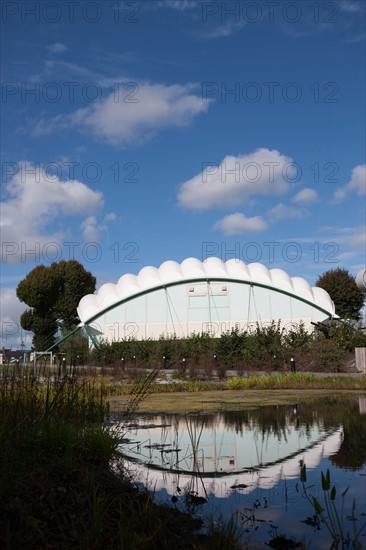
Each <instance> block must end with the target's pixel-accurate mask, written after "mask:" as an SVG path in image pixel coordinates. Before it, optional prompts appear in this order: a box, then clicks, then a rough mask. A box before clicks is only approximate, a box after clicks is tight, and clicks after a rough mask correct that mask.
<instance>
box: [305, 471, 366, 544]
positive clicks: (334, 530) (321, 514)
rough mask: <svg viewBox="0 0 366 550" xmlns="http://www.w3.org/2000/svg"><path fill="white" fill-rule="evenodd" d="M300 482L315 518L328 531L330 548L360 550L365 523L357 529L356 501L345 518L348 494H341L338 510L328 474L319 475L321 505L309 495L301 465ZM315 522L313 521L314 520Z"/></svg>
mask: <svg viewBox="0 0 366 550" xmlns="http://www.w3.org/2000/svg"><path fill="white" fill-rule="evenodd" d="M300 480H301V483H302V488H303V491H304V495H305V497H306V498H307V500H308V501H309V502H310V504H311V506H312V507H313V509H314V511H315V518H320V521H321V523H322V524H323V525H325V527H326V529H327V530H328V532H329V534H330V536H331V538H332V541H333V544H332V548H334V549H335V550H337V549H338V548H339V549H341V550H346V549H347V548H355V549H359V550H361V549H362V542H361V540H360V538H361V535H362V532H363V531H364V530H365V528H366V522H364V523H363V524H362V525H361V526H360V527H358V524H357V522H358V521H359V518H357V516H356V501H355V500H354V499H353V503H352V511H351V514H350V515H349V516H347V517H346V518H345V510H344V500H345V496H346V494H347V492H348V488H347V489H345V490H344V491H343V492H342V493H341V499H342V501H341V509H340V510H339V509H338V506H337V489H336V486H335V485H333V487H331V480H330V473H329V470H327V472H326V474H325V475H324V473H323V472H322V473H321V484H322V490H323V505H322V504H321V503H320V502H319V500H318V498H316V497H315V496H313V495H310V494H309V492H308V488H307V487H306V485H305V484H306V465H305V464H303V465H302V467H301V475H300ZM344 519H347V520H348V521H351V522H352V526H353V534H352V535H350V533H349V531H348V529H347V528H346V526H345V522H344ZM314 522H315V519H314Z"/></svg>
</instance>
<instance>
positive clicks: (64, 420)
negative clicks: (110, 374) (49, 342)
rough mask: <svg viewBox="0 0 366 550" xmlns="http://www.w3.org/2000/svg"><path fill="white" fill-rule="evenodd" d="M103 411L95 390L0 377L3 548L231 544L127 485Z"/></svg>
mask: <svg viewBox="0 0 366 550" xmlns="http://www.w3.org/2000/svg"><path fill="white" fill-rule="evenodd" d="M107 414H108V404H107V403H106V402H105V401H104V398H103V390H102V387H101V385H100V384H95V383H93V382H90V381H85V380H80V379H75V378H71V377H64V378H62V379H52V380H51V379H50V378H49V379H42V380H41V379H39V378H38V379H37V378H35V377H33V376H21V377H20V376H17V375H15V374H11V373H9V372H8V373H6V374H3V375H2V376H1V377H0V463H1V468H0V493H1V498H0V525H1V529H0V547H1V548H7V549H15V548H16V549H17V550H18V549H22V548H27V549H36V548H37V549H39V548H59V549H61V548H62V549H64V548H83V549H99V548H103V549H104V548H119V549H121V548H122V549H126V550H140V549H141V550H144V549H149V550H150V549H154V548H159V549H171V548H178V549H182V550H183V549H205V548H207V549H208V548H210V549H212V548H213V549H219V548H233V549H234V548H236V543H235V542H234V541H233V540H232V538H231V535H230V533H228V532H226V533H225V532H224V531H221V532H215V533H213V534H212V536H211V535H210V536H206V537H203V536H200V535H199V534H197V528H198V527H199V525H198V524H197V522H195V521H193V520H192V518H191V517H190V516H189V515H186V514H182V513H180V512H178V511H176V510H171V509H169V508H166V507H161V506H159V507H157V506H155V505H154V504H153V502H152V499H151V498H150V497H149V496H148V495H147V494H145V493H142V492H140V491H137V490H136V489H135V488H134V487H133V484H132V483H131V480H130V479H129V476H128V472H126V471H125V470H124V466H123V462H122V460H121V457H120V456H119V454H118V452H117V445H118V443H119V441H118V438H117V437H116V436H114V435H113V434H111V433H110V432H109V431H108V430H107V429H106V428H105V427H104V420H105V418H106V415H107Z"/></svg>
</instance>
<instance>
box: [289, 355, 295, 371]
mask: <svg viewBox="0 0 366 550" xmlns="http://www.w3.org/2000/svg"><path fill="white" fill-rule="evenodd" d="M290 365H291V372H296V361H295V359H294V358H293V357H292V356H291V359H290Z"/></svg>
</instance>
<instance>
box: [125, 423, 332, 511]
mask: <svg viewBox="0 0 366 550" xmlns="http://www.w3.org/2000/svg"><path fill="white" fill-rule="evenodd" d="M341 438H342V429H341V428H336V429H333V430H332V431H331V432H328V433H327V434H324V435H323V436H322V437H321V439H320V440H318V441H316V442H314V443H312V444H311V446H310V447H308V448H307V449H300V450H299V452H298V453H293V454H292V455H291V456H288V457H286V458H285V459H283V460H281V461H278V462H274V463H268V464H266V465H264V466H262V467H257V468H253V469H247V470H244V471H241V472H231V473H230V472H229V473H228V472H222V473H217V472H211V473H209V472H200V471H195V472H189V471H182V470H168V469H162V468H160V467H158V466H154V465H152V464H143V463H142V462H135V469H136V472H138V473H139V475H140V477H142V478H144V477H145V478H146V479H149V480H150V482H151V483H152V485H153V487H154V490H156V491H159V490H161V489H164V490H165V491H167V492H168V493H169V494H171V495H173V494H175V493H176V487H177V485H176V483H175V482H174V479H176V476H179V480H180V481H179V484H180V486H181V487H189V488H191V487H192V486H193V484H195V489H196V490H197V492H198V493H199V494H201V495H204V496H206V495H207V493H212V494H214V495H215V496H216V497H217V498H225V497H226V496H227V493H228V492H232V491H239V492H241V493H244V494H248V495H249V494H253V492H254V493H255V491H257V490H258V489H272V488H274V487H275V486H276V485H277V484H278V483H279V481H281V480H284V479H286V480H287V481H291V480H293V486H292V485H291V483H289V485H288V487H289V494H288V495H286V498H287V499H288V501H289V502H291V501H292V500H293V499H294V498H295V499H297V498H298V495H297V494H296V495H295V494H292V493H294V491H293V489H294V487H295V482H298V480H299V476H300V465H301V463H302V462H304V463H305V464H306V465H307V467H308V468H309V469H312V468H316V467H317V466H318V464H319V463H320V461H321V460H322V458H324V457H326V456H330V455H333V454H334V453H336V452H337V451H338V449H339V447H340V444H341ZM195 479H196V481H194V480H195ZM152 480H153V481H152ZM199 486H201V490H199Z"/></svg>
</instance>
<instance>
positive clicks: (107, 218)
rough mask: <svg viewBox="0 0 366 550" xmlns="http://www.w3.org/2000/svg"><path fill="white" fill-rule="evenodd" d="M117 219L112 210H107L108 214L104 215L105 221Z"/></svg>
mask: <svg viewBox="0 0 366 550" xmlns="http://www.w3.org/2000/svg"><path fill="white" fill-rule="evenodd" d="M116 219H117V216H116V214H115V213H114V212H109V214H106V216H105V217H104V221H105V222H114V221H115V220H116Z"/></svg>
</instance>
